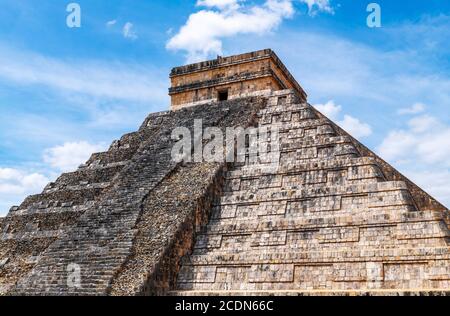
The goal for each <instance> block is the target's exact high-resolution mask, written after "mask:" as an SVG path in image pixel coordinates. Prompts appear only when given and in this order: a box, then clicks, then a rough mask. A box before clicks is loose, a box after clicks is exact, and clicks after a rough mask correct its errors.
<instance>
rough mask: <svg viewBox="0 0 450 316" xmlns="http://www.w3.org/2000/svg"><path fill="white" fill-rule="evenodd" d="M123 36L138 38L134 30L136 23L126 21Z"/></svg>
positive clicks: (132, 38)
mask: <svg viewBox="0 0 450 316" xmlns="http://www.w3.org/2000/svg"><path fill="white" fill-rule="evenodd" d="M122 34H123V37H125V38H127V39H131V40H135V39H137V38H138V36H137V34H136V32H135V31H134V25H133V23H131V22H127V23H125V25H124V26H123V29H122Z"/></svg>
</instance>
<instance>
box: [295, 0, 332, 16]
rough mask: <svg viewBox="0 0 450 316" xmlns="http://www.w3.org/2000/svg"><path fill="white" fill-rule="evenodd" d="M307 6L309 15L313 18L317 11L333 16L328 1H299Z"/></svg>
mask: <svg viewBox="0 0 450 316" xmlns="http://www.w3.org/2000/svg"><path fill="white" fill-rule="evenodd" d="M300 1H301V2H303V3H306V4H307V5H308V12H309V15H311V16H314V15H316V14H317V12H319V11H324V12H328V13H330V14H334V9H333V7H332V6H331V4H330V0H300Z"/></svg>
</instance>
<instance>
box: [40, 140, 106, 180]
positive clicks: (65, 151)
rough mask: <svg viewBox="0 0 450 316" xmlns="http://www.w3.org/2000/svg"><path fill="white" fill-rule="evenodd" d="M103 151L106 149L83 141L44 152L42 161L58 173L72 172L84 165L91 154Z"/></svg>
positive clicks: (100, 145)
mask: <svg viewBox="0 0 450 316" xmlns="http://www.w3.org/2000/svg"><path fill="white" fill-rule="evenodd" d="M105 149H106V147H105V146H104V145H102V144H90V143H88V142H85V141H81V142H71V143H70V142H69V143H65V144H63V145H61V146H56V147H53V148H49V149H47V150H45V153H44V161H45V162H46V163H48V164H49V165H50V166H51V167H53V168H56V169H58V170H59V171H62V172H68V171H74V170H75V169H76V168H77V167H78V166H79V165H81V164H82V163H85V162H86V161H87V160H88V159H89V157H90V156H91V155H92V154H93V153H95V152H100V151H104V150H105Z"/></svg>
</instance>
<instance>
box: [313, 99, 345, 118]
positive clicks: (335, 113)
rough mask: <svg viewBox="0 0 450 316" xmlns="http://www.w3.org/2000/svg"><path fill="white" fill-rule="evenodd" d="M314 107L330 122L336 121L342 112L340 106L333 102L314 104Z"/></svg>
mask: <svg viewBox="0 0 450 316" xmlns="http://www.w3.org/2000/svg"><path fill="white" fill-rule="evenodd" d="M314 107H315V108H316V109H317V110H319V112H321V113H322V114H323V115H325V116H326V117H328V118H329V119H330V120H337V119H338V117H339V114H340V113H341V111H342V106H340V105H337V104H335V103H334V101H333V100H331V101H328V102H327V103H325V104H316V105H314Z"/></svg>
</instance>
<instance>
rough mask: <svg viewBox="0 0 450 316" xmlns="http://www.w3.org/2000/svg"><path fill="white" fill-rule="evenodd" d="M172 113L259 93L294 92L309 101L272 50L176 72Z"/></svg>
mask: <svg viewBox="0 0 450 316" xmlns="http://www.w3.org/2000/svg"><path fill="white" fill-rule="evenodd" d="M170 79H171V88H170V89H169V94H170V96H171V100H172V101H171V102H172V110H178V109H180V108H183V107H187V106H192V105H196V104H201V103H207V102H213V101H218V98H219V93H220V92H226V93H227V95H228V96H227V97H228V99H233V98H238V97H243V96H246V95H248V94H251V93H254V92H258V91H264V90H269V91H277V90H284V89H294V90H296V91H297V93H298V95H300V96H301V97H302V98H303V99H304V100H305V101H306V93H305V92H304V91H303V89H302V88H301V87H300V85H299V84H298V83H297V81H296V80H295V79H294V77H292V75H291V74H290V73H289V71H288V70H287V68H286V67H285V66H284V65H283V63H282V62H281V60H280V59H279V58H278V57H277V55H276V54H275V53H274V52H273V51H272V50H270V49H266V50H261V51H257V52H253V53H247V54H242V55H236V56H231V57H218V58H217V59H216V60H210V61H206V62H201V63H197V64H192V65H187V66H182V67H177V68H174V69H173V70H172V72H171V75H170Z"/></svg>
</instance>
